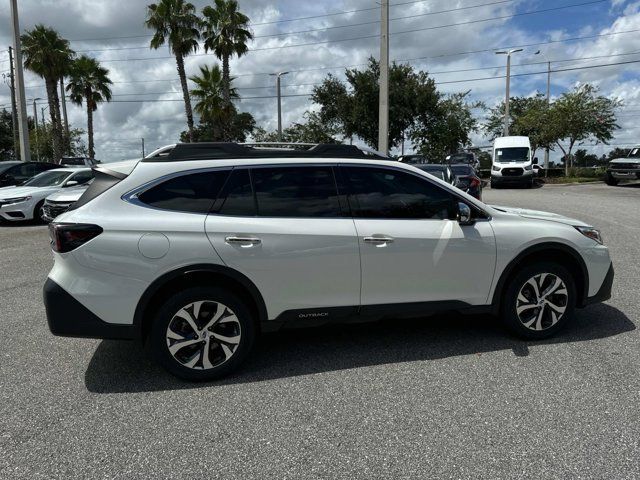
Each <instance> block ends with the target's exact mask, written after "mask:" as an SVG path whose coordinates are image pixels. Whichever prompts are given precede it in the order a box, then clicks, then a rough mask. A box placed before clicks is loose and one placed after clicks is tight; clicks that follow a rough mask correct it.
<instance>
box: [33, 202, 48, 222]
mask: <svg viewBox="0 0 640 480" xmlns="http://www.w3.org/2000/svg"><path fill="white" fill-rule="evenodd" d="M33 219H34V220H35V221H36V222H40V223H47V219H46V217H45V214H44V200H42V201H41V202H38V204H37V205H36V207H35V208H34V209H33Z"/></svg>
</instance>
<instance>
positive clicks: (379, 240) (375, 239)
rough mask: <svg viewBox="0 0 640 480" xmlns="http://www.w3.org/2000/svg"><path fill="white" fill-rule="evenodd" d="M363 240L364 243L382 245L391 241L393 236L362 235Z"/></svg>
mask: <svg viewBox="0 0 640 480" xmlns="http://www.w3.org/2000/svg"><path fill="white" fill-rule="evenodd" d="M363 240H364V242H365V243H373V244H374V245H380V246H382V245H386V244H387V243H391V242H393V240H394V238H393V237H389V236H387V235H373V236H371V237H364V238H363Z"/></svg>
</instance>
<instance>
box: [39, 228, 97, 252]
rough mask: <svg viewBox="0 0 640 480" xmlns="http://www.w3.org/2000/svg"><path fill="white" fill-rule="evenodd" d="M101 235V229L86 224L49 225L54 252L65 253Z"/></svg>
mask: <svg viewBox="0 0 640 480" xmlns="http://www.w3.org/2000/svg"><path fill="white" fill-rule="evenodd" d="M101 233H102V227H99V226H98V225H91V224H88V223H50V224H49V236H50V237H51V248H52V249H53V251H54V252H58V253H66V252H70V251H71V250H75V249H76V248H78V247H79V246H80V245H82V244H84V243H86V242H88V241H89V240H91V239H92V238H95V237H97V236H98V235H100V234H101Z"/></svg>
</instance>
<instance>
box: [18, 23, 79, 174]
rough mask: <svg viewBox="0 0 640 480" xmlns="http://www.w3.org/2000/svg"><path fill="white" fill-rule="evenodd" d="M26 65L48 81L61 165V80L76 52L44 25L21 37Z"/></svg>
mask: <svg viewBox="0 0 640 480" xmlns="http://www.w3.org/2000/svg"><path fill="white" fill-rule="evenodd" d="M21 42H22V52H23V54H24V66H25V68H26V69H28V70H31V71H32V72H33V73H35V74H36V75H39V76H40V77H42V78H43V79H44V83H45V86H46V88H47V100H48V102H49V113H50V115H51V127H52V130H53V161H54V162H56V161H57V162H59V161H60V159H61V158H62V153H63V150H64V139H63V135H62V120H61V118H60V99H59V97H58V89H57V87H58V81H59V80H60V78H61V77H63V76H64V75H65V74H66V73H67V72H68V70H69V66H70V64H71V61H72V59H73V55H74V52H73V50H71V48H70V47H69V41H68V40H65V39H64V38H62V37H61V36H60V35H58V32H56V31H55V30H53V29H52V28H49V27H45V26H44V25H42V24H39V25H36V26H35V27H34V28H33V30H27V32H26V33H25V34H24V35H22V37H21Z"/></svg>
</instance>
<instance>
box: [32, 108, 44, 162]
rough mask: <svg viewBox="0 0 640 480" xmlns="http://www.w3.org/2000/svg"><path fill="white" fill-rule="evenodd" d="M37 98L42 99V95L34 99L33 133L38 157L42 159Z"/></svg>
mask: <svg viewBox="0 0 640 480" xmlns="http://www.w3.org/2000/svg"><path fill="white" fill-rule="evenodd" d="M36 100H42V98H40V97H36V98H34V99H33V133H34V134H35V141H36V159H37V160H38V161H40V145H38V110H37V109H36Z"/></svg>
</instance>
